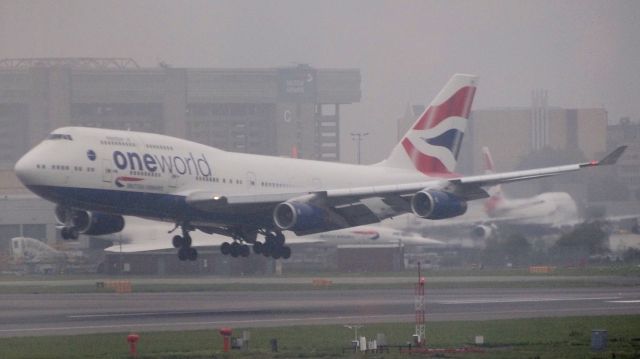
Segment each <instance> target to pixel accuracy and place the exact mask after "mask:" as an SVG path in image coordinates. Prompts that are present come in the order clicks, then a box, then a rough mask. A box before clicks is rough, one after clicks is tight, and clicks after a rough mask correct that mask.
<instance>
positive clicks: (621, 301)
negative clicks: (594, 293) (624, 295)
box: [609, 299, 640, 304]
mask: <svg viewBox="0 0 640 359" xmlns="http://www.w3.org/2000/svg"><path fill="white" fill-rule="evenodd" d="M609 303H623V304H627V303H640V299H636V300H610V301H609Z"/></svg>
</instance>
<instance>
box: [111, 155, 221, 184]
mask: <svg viewBox="0 0 640 359" xmlns="http://www.w3.org/2000/svg"><path fill="white" fill-rule="evenodd" d="M113 163H114V164H115V165H116V167H117V168H118V169H120V170H131V171H146V172H152V173H155V172H161V173H177V174H180V175H185V174H189V175H196V176H202V177H208V176H211V166H210V165H209V162H208V161H207V158H206V157H205V156H204V154H201V155H200V156H199V157H196V156H194V155H193V153H191V152H189V154H188V155H187V156H177V155H154V154H150V153H142V154H140V153H137V152H122V151H114V152H113ZM128 178H130V177H128Z"/></svg>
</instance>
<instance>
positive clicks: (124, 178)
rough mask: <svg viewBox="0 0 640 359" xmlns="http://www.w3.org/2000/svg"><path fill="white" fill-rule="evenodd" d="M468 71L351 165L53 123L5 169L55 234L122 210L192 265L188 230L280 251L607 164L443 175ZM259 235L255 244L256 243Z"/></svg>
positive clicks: (466, 98)
mask: <svg viewBox="0 0 640 359" xmlns="http://www.w3.org/2000/svg"><path fill="white" fill-rule="evenodd" d="M476 84H477V77H476V76H474V75H465V74H456V75H454V76H452V77H451V79H450V80H449V81H448V82H447V83H446V85H445V86H444V88H443V89H442V90H441V91H440V92H439V93H438V94H437V95H436V97H435V99H434V100H433V101H432V102H431V104H430V105H429V106H428V107H427V108H426V109H425V111H424V113H422V114H421V115H420V116H419V117H418V118H417V120H416V122H415V124H414V125H413V126H412V127H411V129H410V130H409V131H408V132H407V133H406V134H405V136H404V137H403V138H402V139H401V141H400V142H399V143H398V144H396V146H395V147H394V148H393V149H392V151H391V153H390V154H389V156H388V157H387V158H386V159H385V160H383V161H381V162H379V163H377V164H373V165H353V164H344V163H332V162H322V161H311V160H303V159H292V158H281V157H269V156H262V155H254V154H245V153H233V152H226V151H222V150H220V149H216V148H213V147H209V146H206V145H203V144H199V143H195V142H191V141H187V140H183V139H179V138H175V137H169V136H166V135H159V134H152V133H143V132H134V131H119V130H108V129H97V128H83V127H63V128H59V129H56V130H54V131H53V132H52V133H51V134H50V135H49V136H48V137H47V138H46V139H45V140H43V141H42V142H41V143H40V144H38V145H36V146H35V147H34V148H33V149H31V150H30V151H29V152H28V153H26V154H25V155H24V156H22V157H21V158H20V159H19V160H18V162H17V163H16V165H15V173H16V175H17V177H18V178H19V179H20V181H21V182H22V183H23V184H24V185H25V186H26V187H27V188H28V189H29V190H31V191H32V192H34V193H35V194H37V195H39V196H41V197H43V198H45V199H47V200H50V201H52V202H54V203H56V204H57V207H56V211H55V212H56V217H57V218H58V220H59V221H60V223H62V224H63V227H62V228H61V231H62V233H61V234H62V235H63V237H65V238H71V239H73V238H77V236H78V234H79V233H82V234H89V235H97V234H108V233H116V232H119V231H121V230H122V229H123V228H124V219H123V217H122V216H124V215H128V216H136V217H142V218H147V219H153V220H159V221H166V222H171V223H174V224H175V226H174V228H173V229H172V230H171V231H170V232H173V231H175V230H177V229H181V234H176V235H174V236H173V239H172V245H173V246H174V247H175V248H177V249H178V257H179V259H181V260H196V258H197V255H198V252H197V250H196V249H195V248H193V247H192V245H191V244H192V238H191V235H190V233H191V232H192V231H194V230H200V231H202V232H204V233H207V234H213V233H217V234H221V235H224V236H227V237H230V238H231V243H229V242H225V243H226V244H223V245H222V246H221V248H220V249H221V251H222V252H223V253H224V254H234V253H236V254H238V253H245V254H246V253H247V251H249V250H250V249H249V246H248V244H252V245H253V251H254V253H256V254H261V253H262V254H266V255H267V256H270V257H273V258H285V259H286V258H289V257H290V256H291V249H290V248H289V247H288V246H286V242H285V235H284V233H283V232H285V231H291V232H294V233H295V234H296V235H299V236H301V235H307V234H314V233H321V232H328V231H332V230H337V229H343V228H349V227H356V226H360V225H367V224H371V223H377V222H380V221H381V220H384V219H387V218H391V217H394V216H397V215H400V214H403V213H410V212H413V213H414V214H415V215H417V216H418V217H421V218H426V219H432V220H439V219H445V218H453V217H457V216H460V215H462V214H464V213H465V212H466V211H467V202H468V201H472V200H477V199H482V198H486V197H488V193H487V192H486V190H485V189H484V188H483V187H490V186H493V185H496V184H500V183H508V182H514V181H523V180H530V179H534V178H542V177H547V176H552V175H557V174H561V173H567V172H573V171H578V170H581V169H584V168H587V167H595V166H601V165H609V164H613V163H615V162H616V161H617V160H618V158H619V157H620V155H621V154H622V153H623V152H624V150H625V148H626V147H624V146H622V147H619V148H617V149H616V150H614V151H613V152H611V153H610V154H609V155H608V156H606V157H605V158H604V159H602V160H600V161H592V162H586V163H576V164H570V165H565V166H554V167H547V168H539V169H531V170H524V171H513V172H505V173H495V174H484V175H476V176H466V177H465V176H459V175H456V174H455V173H454V172H453V171H454V168H455V165H456V162H457V157H458V152H459V149H460V143H461V141H462V137H463V135H464V131H465V128H466V123H467V119H468V117H469V113H470V110H471V105H472V102H473V97H474V94H475V91H476ZM258 235H261V236H262V237H264V240H258Z"/></svg>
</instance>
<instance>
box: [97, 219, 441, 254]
mask: <svg viewBox="0 0 640 359" xmlns="http://www.w3.org/2000/svg"><path fill="white" fill-rule="evenodd" d="M125 221H126V223H127V225H126V226H125V228H124V229H123V230H122V231H121V232H118V233H114V234H108V235H103V236H98V237H99V238H101V239H105V240H108V241H111V242H112V243H114V245H112V246H110V247H107V248H105V251H107V252H120V253H135V252H145V251H157V250H164V249H170V248H173V246H172V245H171V244H170V243H169V242H168V241H167V240H166V239H165V238H164V236H165V233H167V231H168V230H170V229H171V224H169V223H160V222H157V221H150V220H145V219H141V218H135V217H127V218H125ZM191 239H192V242H191V246H192V247H200V248H201V247H221V246H222V245H223V244H224V243H225V242H226V241H227V237H225V236H220V235H216V234H212V235H207V234H205V233H199V232H194V233H193V234H192V235H191ZM312 243H325V244H334V245H338V244H363V243H402V244H409V245H421V246H430V247H442V246H444V245H445V243H444V242H442V241H439V240H435V239H431V238H426V237H423V236H420V235H418V234H416V233H407V232H403V231H401V230H398V229H394V228H390V227H382V226H359V227H353V228H346V229H339V230H335V231H330V232H323V233H318V234H312V235H307V236H296V235H295V234H293V235H290V236H288V238H287V244H288V245H298V244H312ZM263 254H264V253H263ZM231 255H232V256H234V255H235V257H240V256H243V257H246V256H248V255H249V253H248V252H242V253H240V252H236V253H231Z"/></svg>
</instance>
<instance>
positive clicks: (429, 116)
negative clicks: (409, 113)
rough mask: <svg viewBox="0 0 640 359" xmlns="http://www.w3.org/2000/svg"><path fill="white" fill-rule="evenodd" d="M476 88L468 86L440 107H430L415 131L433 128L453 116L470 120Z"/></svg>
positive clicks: (415, 127)
mask: <svg viewBox="0 0 640 359" xmlns="http://www.w3.org/2000/svg"><path fill="white" fill-rule="evenodd" d="M475 91H476V88H475V87H470V86H466V87H463V88H461V89H459V90H458V91H457V92H456V93H455V94H453V95H452V96H451V97H449V99H447V100H446V101H445V102H443V103H441V104H440V105H436V106H430V107H429V108H428V109H427V111H425V113H424V114H423V115H422V117H420V120H419V121H418V122H417V123H416V125H415V126H413V129H414V130H424V129H427V128H433V127H435V126H436V125H438V124H439V123H440V122H442V121H443V120H444V119H446V118H448V117H451V116H459V117H464V118H468V117H469V112H470V110H471V103H472V102H473V95H474V94H475Z"/></svg>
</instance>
